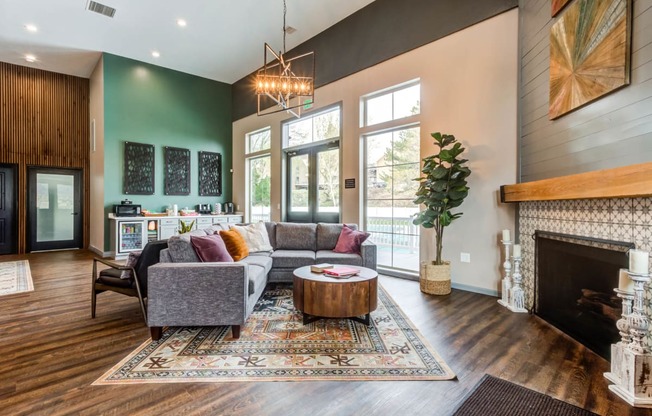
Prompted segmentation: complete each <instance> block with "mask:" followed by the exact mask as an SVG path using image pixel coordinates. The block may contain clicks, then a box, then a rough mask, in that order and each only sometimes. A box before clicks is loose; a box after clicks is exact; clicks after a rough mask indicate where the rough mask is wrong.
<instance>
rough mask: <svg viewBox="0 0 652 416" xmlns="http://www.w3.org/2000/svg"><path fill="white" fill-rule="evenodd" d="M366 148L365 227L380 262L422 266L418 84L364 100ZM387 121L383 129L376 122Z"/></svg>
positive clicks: (397, 267)
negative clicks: (414, 220)
mask: <svg viewBox="0 0 652 416" xmlns="http://www.w3.org/2000/svg"><path fill="white" fill-rule="evenodd" d="M362 106H363V108H362V110H363V115H364V117H363V123H364V126H363V127H369V128H364V131H366V132H367V133H366V134H365V135H364V136H363V137H364V150H365V156H364V157H365V165H364V166H365V178H364V180H365V185H366V186H365V229H366V231H368V232H370V233H371V239H372V241H373V242H374V243H375V244H376V245H377V249H378V266H380V267H383V268H385V269H394V270H399V271H400V270H405V271H409V272H412V271H418V270H419V227H417V226H415V225H413V224H412V216H413V215H414V214H415V213H417V212H418V211H419V206H418V205H415V204H414V203H413V202H412V201H413V200H414V198H415V193H416V191H417V189H418V187H419V183H418V182H416V181H413V179H414V178H417V177H419V176H420V159H421V158H420V151H419V149H420V145H419V144H420V128H419V125H418V123H417V120H416V119H417V117H415V116H417V115H418V114H419V112H420V85H419V84H418V83H415V82H411V83H409V84H404V85H401V86H398V87H394V88H391V89H389V90H385V91H383V92H380V93H374V94H371V95H369V96H367V97H363V99H362ZM380 123H385V124H383V126H382V127H383V130H382V131H374V130H373V126H374V125H376V124H380Z"/></svg>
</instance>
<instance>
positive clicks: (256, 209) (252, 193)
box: [247, 128, 272, 222]
mask: <svg viewBox="0 0 652 416" xmlns="http://www.w3.org/2000/svg"><path fill="white" fill-rule="evenodd" d="M270 149H271V130H270V129H269V128H266V129H263V130H259V131H255V132H253V133H249V134H247V177H248V187H249V189H248V194H247V198H248V201H247V206H248V208H249V209H248V210H247V217H248V218H249V221H251V222H256V221H261V220H262V221H271V220H272V215H271V204H270V200H271V164H270V162H271V157H270V153H269V152H270Z"/></svg>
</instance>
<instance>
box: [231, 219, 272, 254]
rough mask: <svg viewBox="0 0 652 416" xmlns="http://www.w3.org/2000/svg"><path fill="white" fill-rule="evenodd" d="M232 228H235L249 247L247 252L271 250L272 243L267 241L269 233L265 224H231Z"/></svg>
mask: <svg viewBox="0 0 652 416" xmlns="http://www.w3.org/2000/svg"><path fill="white" fill-rule="evenodd" d="M231 229H232V230H236V231H237V232H239V233H240V235H241V236H242V238H244V240H245V243H247V248H249V253H256V252H260V251H272V244H271V243H270V242H269V235H268V234H267V228H266V227H265V224H264V223H263V222H262V221H261V222H255V223H253V224H249V225H233V226H231Z"/></svg>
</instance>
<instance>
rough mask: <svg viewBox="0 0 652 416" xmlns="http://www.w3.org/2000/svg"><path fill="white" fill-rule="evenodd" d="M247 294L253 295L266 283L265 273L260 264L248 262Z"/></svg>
mask: <svg viewBox="0 0 652 416" xmlns="http://www.w3.org/2000/svg"><path fill="white" fill-rule="evenodd" d="M247 277H248V279H249V282H248V287H247V289H248V291H249V292H248V295H253V294H254V293H256V291H257V290H258V289H259V288H260V287H261V286H265V285H266V284H267V273H266V272H265V269H264V268H263V267H261V266H257V265H255V264H250V265H249V266H248V269H247Z"/></svg>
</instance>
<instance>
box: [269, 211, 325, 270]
mask: <svg viewBox="0 0 652 416" xmlns="http://www.w3.org/2000/svg"><path fill="white" fill-rule="evenodd" d="M316 248H317V224H298V223H292V222H279V223H277V224H276V249H277V250H312V251H315V250H316ZM274 267H276V266H274Z"/></svg>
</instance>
